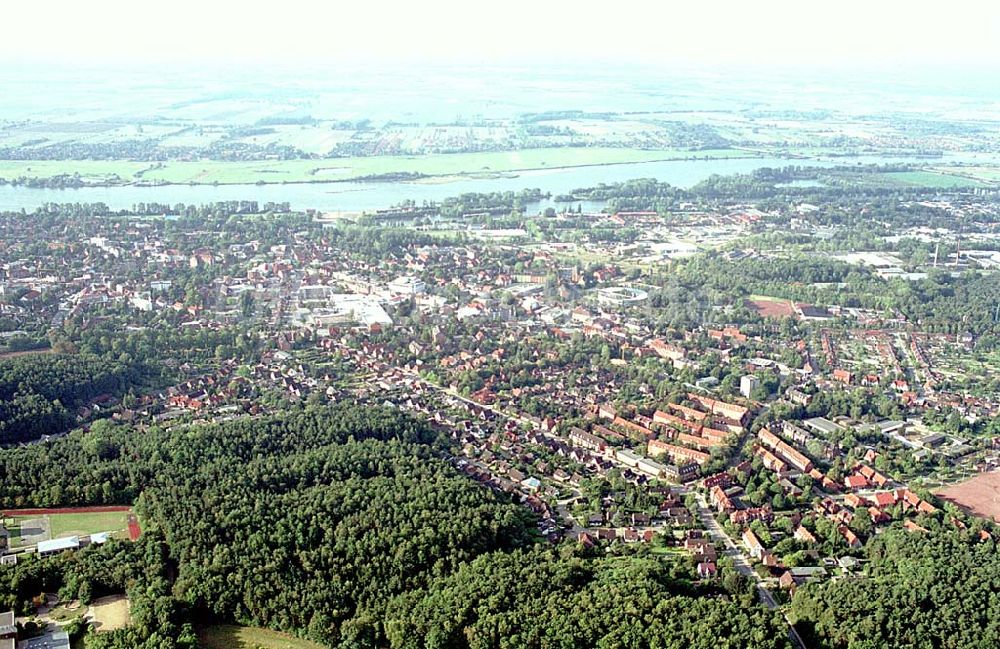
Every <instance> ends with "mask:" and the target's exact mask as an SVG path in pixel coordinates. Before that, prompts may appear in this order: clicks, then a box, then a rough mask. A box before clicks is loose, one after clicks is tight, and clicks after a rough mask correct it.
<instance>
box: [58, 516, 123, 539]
mask: <svg viewBox="0 0 1000 649" xmlns="http://www.w3.org/2000/svg"><path fill="white" fill-rule="evenodd" d="M127 515H128V514H127V512H92V513H84V514H49V525H50V526H51V530H52V538H54V539H56V538H59V537H61V536H72V535H74V534H94V533H96V532H118V531H121V530H124V529H125V528H126V527H127V522H126V517H127Z"/></svg>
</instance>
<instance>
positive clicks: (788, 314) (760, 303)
mask: <svg viewBox="0 0 1000 649" xmlns="http://www.w3.org/2000/svg"><path fill="white" fill-rule="evenodd" d="M746 305H747V308H749V309H751V310H753V311H756V312H757V313H759V314H760V315H761V316H762V317H765V318H776V319H778V318H792V317H794V316H795V309H794V308H793V307H792V303H791V302H789V301H788V300H781V299H778V298H756V299H752V300H747V301H746Z"/></svg>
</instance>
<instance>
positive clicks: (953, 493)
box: [935, 471, 1000, 522]
mask: <svg viewBox="0 0 1000 649" xmlns="http://www.w3.org/2000/svg"><path fill="white" fill-rule="evenodd" d="M935 495H936V496H937V497H938V498H941V499H943V500H947V501H949V502H952V503H954V504H956V505H958V506H959V507H962V508H963V509H965V510H967V511H968V512H970V513H972V514H975V515H976V516H982V517H983V518H992V519H993V520H994V521H996V522H1000V471H994V472H991V473H980V474H979V475H977V476H976V477H974V478H970V479H968V480H966V481H965V482H960V483H958V484H954V485H951V486H950V487H945V488H944V489H939V490H938V491H937V492H935Z"/></svg>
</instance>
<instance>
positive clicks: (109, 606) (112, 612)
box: [89, 595, 132, 631]
mask: <svg viewBox="0 0 1000 649" xmlns="http://www.w3.org/2000/svg"><path fill="white" fill-rule="evenodd" d="M89 616H90V618H91V623H92V624H93V626H94V629H96V630H97V631H114V630H115V629H121V628H123V627H126V626H128V625H129V624H131V623H132V617H131V615H130V614H129V605H128V598H127V597H125V596H124V595H111V596H110V597H102V598H100V599H96V600H94V602H93V603H92V604H91V605H90V613H89Z"/></svg>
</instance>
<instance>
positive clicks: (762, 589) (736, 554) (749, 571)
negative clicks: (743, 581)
mask: <svg viewBox="0 0 1000 649" xmlns="http://www.w3.org/2000/svg"><path fill="white" fill-rule="evenodd" d="M690 493H694V496H695V499H696V500H697V501H698V518H699V519H701V524H702V527H704V528H705V530H707V531H708V535H709V536H710V537H712V539H713V540H715V541H716V543H717V544H719V543H721V544H722V546H723V548H724V549H723V554H724V555H725V556H727V557H729V558H730V559H731V560H732V562H733V565H734V566H735V567H736V570H737V571H738V572H739V573H740V574H742V575H746V576H747V577H750V578H751V579H753V580H754V581H755V582H757V597H758V598H759V599H760V601H761V602H762V603H763V604H764V605H765V606H767V607H768V608H770V609H776V608H778V603H777V601H775V599H774V595H772V594H771V591H770V590H769V589H768V587H767V582H766V581H765V580H764V578H763V577H761V576H760V575H758V574H757V572H756V571H755V570H754V569H753V568H752V567H751V566H750V560H749V559H748V558H747V556H746V555H745V554H743V550H742V549H741V548H740V546H739V545H737V544H736V541H734V540H733V538H732V537H731V536H729V534H727V533H726V530H725V529H724V528H723V527H722V526H721V525H719V521H717V520H715V512H714V510H713V509H712V508H711V507H709V505H708V503H707V502H706V501H705V497H704V496H703V495H702V494H700V493H697V492H690ZM782 616H783V617H784V618H785V622H786V623H787V624H788V638H789V640H791V641H792V642H793V643H794V644H795V646H797V647H799V649H807V648H806V644H805V642H803V641H802V637H801V636H799V632H798V631H796V630H795V627H794V626H792V623H791V621H790V620H789V619H788V616H787V615H785V614H784V613H782Z"/></svg>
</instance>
